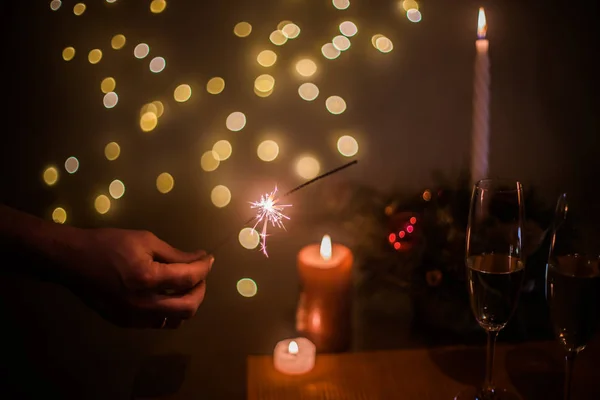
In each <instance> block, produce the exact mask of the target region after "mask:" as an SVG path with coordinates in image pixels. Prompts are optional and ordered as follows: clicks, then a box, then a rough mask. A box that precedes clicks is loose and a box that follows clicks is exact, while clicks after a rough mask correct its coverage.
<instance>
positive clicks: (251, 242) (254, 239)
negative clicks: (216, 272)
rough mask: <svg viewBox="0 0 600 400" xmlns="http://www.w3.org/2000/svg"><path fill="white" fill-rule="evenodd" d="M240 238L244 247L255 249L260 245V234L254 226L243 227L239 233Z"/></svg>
mask: <svg viewBox="0 0 600 400" xmlns="http://www.w3.org/2000/svg"><path fill="white" fill-rule="evenodd" d="M238 240H239V241H240V244H241V245H242V247H244V248H246V249H248V250H253V249H255V248H256V247H257V246H258V243H259V241H260V235H259V234H258V232H257V231H256V229H253V228H243V229H242V230H241V231H240V234H239V235H238Z"/></svg>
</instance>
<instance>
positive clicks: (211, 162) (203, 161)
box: [200, 150, 221, 172]
mask: <svg viewBox="0 0 600 400" xmlns="http://www.w3.org/2000/svg"><path fill="white" fill-rule="evenodd" d="M219 158H220V157H219V154H218V153H217V152H216V151H214V150H209V151H207V152H205V153H204V154H202V157H201V158H200V167H202V169H203V170H204V171H206V172H211V171H214V170H216V169H217V168H219V164H221V161H219Z"/></svg>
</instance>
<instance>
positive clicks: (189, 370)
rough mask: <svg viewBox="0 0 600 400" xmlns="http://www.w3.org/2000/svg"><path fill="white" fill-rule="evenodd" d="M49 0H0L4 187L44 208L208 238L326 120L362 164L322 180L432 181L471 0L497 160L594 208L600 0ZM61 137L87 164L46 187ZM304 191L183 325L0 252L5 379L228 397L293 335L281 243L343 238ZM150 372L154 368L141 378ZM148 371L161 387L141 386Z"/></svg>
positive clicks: (322, 139) (323, 150)
mask: <svg viewBox="0 0 600 400" xmlns="http://www.w3.org/2000/svg"><path fill="white" fill-rule="evenodd" d="M48 3H49V2H47V1H30V2H24V1H20V2H17V1H13V2H7V4H3V5H2V6H1V9H0V15H1V18H2V30H3V35H2V38H3V40H2V49H3V51H2V66H3V68H2V71H3V72H2V80H1V82H2V100H3V101H2V103H1V104H2V105H1V107H2V113H1V114H0V115H2V117H3V120H2V123H3V128H2V136H1V139H0V168H1V169H0V200H1V201H2V202H4V203H5V204H8V205H11V206H14V207H16V208H19V209H22V210H25V211H28V212H31V213H34V214H36V215H38V216H41V217H44V218H49V217H50V214H51V212H52V210H53V209H54V208H55V207H56V206H63V207H65V208H66V209H67V211H68V214H69V223H71V224H73V225H77V226H84V227H98V226H116V227H127V228H139V229H150V230H152V231H153V232H155V233H156V234H157V235H158V236H160V237H161V238H164V239H165V240H167V241H169V242H170V243H172V244H173V245H175V246H178V247H181V248H183V249H188V250H191V249H195V248H197V247H203V248H209V247H210V246H212V245H213V244H214V243H215V240H216V239H215V238H217V237H222V236H224V235H228V234H229V233H230V232H232V231H233V232H235V231H236V230H237V229H239V225H240V223H241V222H240V221H243V220H244V218H245V217H247V215H248V213H249V210H248V209H247V201H249V200H253V199H255V198H256V197H257V196H258V194H259V193H261V192H264V191H267V190H270V189H271V188H272V186H273V185H274V184H275V183H278V184H279V185H280V187H282V188H289V187H292V186H294V185H296V184H298V183H300V182H301V180H300V178H298V177H296V175H295V173H294V160H295V159H296V157H298V156H300V155H301V154H304V153H310V154H313V155H315V156H316V157H317V159H318V160H319V161H320V162H321V167H322V170H325V169H328V168H333V167H335V166H337V165H339V164H341V163H343V162H345V161H346V159H344V158H343V157H342V156H340V155H339V153H337V151H336V150H335V141H336V139H337V137H338V135H337V133H338V132H340V131H349V132H352V134H353V135H354V136H355V137H356V138H357V140H358V141H359V144H360V152H359V154H358V158H360V163H359V165H358V166H357V167H354V168H353V169H352V170H349V171H347V172H345V173H344V174H342V175H340V176H338V177H335V178H332V179H333V180H350V181H354V182H357V183H368V184H369V185H372V186H374V187H376V188H378V189H380V190H383V191H386V190H391V189H392V188H397V187H401V188H405V189H406V190H419V189H422V188H424V187H427V185H431V184H432V183H433V181H432V172H433V171H434V170H441V171H442V172H444V173H445V174H447V175H448V176H451V177H452V176H454V175H457V174H458V173H459V171H460V169H461V168H463V167H465V166H467V165H468V164H469V162H468V157H469V151H470V126H471V97H472V73H473V60H474V40H475V27H476V17H477V8H478V7H479V6H480V5H484V6H486V12H487V16H488V23H489V30H488V37H489V39H490V54H491V60H492V61H491V62H492V87H491V91H492V104H491V110H492V120H491V132H492V134H491V144H490V149H491V154H490V174H491V175H492V176H503V177H511V178H516V179H519V180H521V181H523V182H524V183H525V185H528V186H532V185H534V186H536V187H537V188H539V189H540V190H541V193H542V194H543V196H544V197H545V199H546V200H547V201H548V202H550V203H552V202H554V199H555V198H556V196H557V195H558V193H559V192H560V191H564V190H567V191H570V192H572V193H573V194H574V195H575V196H576V197H578V198H580V199H583V200H585V202H586V204H587V205H590V206H597V205H598V204H600V202H599V201H598V200H597V199H598V197H597V195H598V184H597V180H598V169H597V152H598V149H599V147H598V140H599V139H598V116H597V109H598V108H597V107H598V102H597V96H596V93H597V88H598V86H597V79H596V73H597V71H598V62H597V61H596V52H597V49H598V46H597V40H596V39H595V38H596V37H597V34H598V32H597V27H596V24H595V21H596V17H597V16H598V12H597V11H598V10H597V4H596V3H595V2H580V3H566V2H558V1H537V0H536V1H513V0H510V1H503V2H483V4H482V3H480V2H473V1H466V0H461V1H452V2H448V1H435V0H424V1H422V2H420V6H421V11H422V13H423V20H422V21H421V22H420V23H418V24H413V23H410V22H409V21H408V20H407V19H406V18H405V17H404V16H403V15H402V14H399V13H397V12H395V10H396V7H397V5H396V2H394V1H383V0H381V1H374V0H371V1H359V0H355V1H353V2H352V4H351V7H350V8H349V9H348V10H347V11H338V10H335V9H334V8H333V7H332V6H331V4H330V2H329V1H325V0H323V1H319V2H311V3H310V4H307V3H305V2H302V1H299V0H285V1H278V2H273V1H266V0H257V1H233V0H221V1H212V2H209V1H185V2H184V1H180V2H175V1H171V2H169V5H168V7H167V10H166V11H165V12H163V13H162V14H159V15H152V14H151V13H150V12H149V8H148V5H149V3H150V2H149V1H132V0H129V1H127V0H118V1H117V2H116V3H115V4H107V3H105V2H104V1H101V0H94V1H89V2H88V3H86V4H87V10H86V12H85V13H84V14H83V15H82V16H80V17H76V16H74V15H73V13H72V7H73V5H74V4H75V2H74V1H64V2H63V4H62V7H61V9H60V10H59V11H57V12H52V11H51V10H50V8H49V6H48ZM285 19H288V20H292V21H294V22H295V23H296V24H298V25H299V26H300V27H301V29H302V33H301V34H300V37H299V38H298V39H296V40H294V41H291V42H289V43H287V44H286V45H285V46H283V47H282V48H277V49H276V52H277V53H278V55H279V59H278V62H277V64H276V65H275V67H273V68H272V69H271V70H272V74H273V76H274V77H275V79H276V87H275V92H274V94H273V95H272V96H270V97H268V98H266V99H260V98H258V97H256V96H255V95H254V93H253V90H252V85H253V81H254V78H255V77H256V76H257V75H258V74H260V73H264V72H263V70H264V69H263V68H262V67H260V66H258V65H257V64H256V62H255V57H256V54H257V53H258V51H260V50H262V49H267V48H273V47H274V46H272V45H270V44H269V42H268V35H269V33H270V32H271V31H272V30H274V29H275V27H276V25H277V23H279V21H281V20H285ZM346 19H349V20H352V21H354V22H355V23H356V24H357V25H358V28H359V34H358V35H357V36H356V37H355V38H353V39H352V47H351V49H350V50H349V51H348V52H346V53H343V54H342V56H341V57H340V58H339V59H337V60H334V61H327V60H325V59H324V58H323V57H322V56H321V55H320V47H321V46H322V45H323V44H324V43H326V42H327V41H328V40H331V37H333V36H334V35H335V34H337V33H336V27H337V25H338V24H339V23H340V22H341V21H343V20H346ZM243 20H245V21H249V22H251V23H252V25H253V28H254V30H253V32H252V34H251V35H250V37H248V38H245V39H240V38H237V37H235V36H234V35H233V34H232V29H233V26H234V25H235V24H236V23H237V22H239V21H243ZM117 33H122V34H124V35H125V36H126V37H127V45H126V47H125V48H124V49H122V50H120V51H115V50H112V49H111V48H110V39H111V37H112V36H113V35H115V34H117ZM376 33H383V34H386V35H387V36H388V37H390V38H391V39H392V41H393V42H394V46H395V48H394V51H392V52H391V53H390V54H382V53H379V52H378V51H376V50H375V49H374V48H373V46H372V45H371V43H370V38H371V36H372V35H374V34H376ZM142 41H143V42H146V43H149V44H150V46H151V53H150V56H149V57H148V58H146V59H144V60H137V59H135V58H134V57H133V55H132V51H133V47H134V46H135V45H136V44H137V43H139V42H142ZM69 45H72V46H74V47H75V48H76V50H77V54H76V57H75V59H74V60H73V61H71V62H68V63H67V62H64V61H63V60H62V58H61V52H62V49H63V48H64V47H66V46H69ZM92 48H100V49H102V51H103V53H104V56H103V59H102V61H101V62H100V63H99V64H97V65H90V64H89V63H88V62H87V53H88V52H89V50H91V49H92ZM157 55H160V56H163V57H165V58H166V60H167V67H166V69H165V70H164V71H163V72H161V73H160V74H152V73H151V72H150V71H149V70H148V62H149V61H150V59H151V58H152V57H154V56H157ZM304 55H306V56H310V57H312V58H313V59H315V60H317V62H318V65H319V71H318V74H317V75H316V77H315V79H314V82H315V83H316V84H317V85H318V86H319V88H320V89H321V95H320V97H319V98H318V99H317V100H316V101H315V102H312V103H308V102H304V101H302V100H300V99H299V98H298V95H297V92H296V90H297V86H298V85H299V84H300V82H301V81H300V80H299V79H297V76H296V75H294V74H293V73H292V72H291V69H292V68H293V65H294V62H295V61H296V60H297V59H298V57H301V56H304ZM106 76H113V77H115V79H116V81H117V89H116V91H117V93H118V94H119V96H120V99H119V104H118V105H117V107H115V108H114V109H112V110H107V109H105V108H104V107H103V106H102V96H103V95H102V93H101V92H100V90H99V89H100V88H99V86H100V82H101V80H102V79H103V78H104V77H106ZM213 76H222V77H224V78H225V81H226V89H225V91H224V92H223V93H222V94H221V95H218V96H210V95H208V94H207V93H206V91H205V90H204V85H205V84H206V81H207V80H208V79H209V78H210V77H213ZM180 83H189V84H190V85H191V86H192V88H193V93H194V94H193V96H192V99H191V100H190V101H189V102H187V103H184V104H178V103H175V102H174V101H173V100H172V93H173V89H174V88H175V87H176V86H177V85H178V84H180ZM334 94H337V95H341V96H342V97H344V98H345V100H346V101H347V103H348V109H347V111H346V112H345V113H344V114H342V115H340V116H333V115H331V114H329V113H327V111H326V110H325V108H324V99H325V98H326V97H327V96H329V95H334ZM156 99H158V100H162V101H163V102H164V103H165V105H166V111H165V115H164V116H163V117H162V118H161V120H160V122H159V127H158V128H157V129H156V130H155V131H153V132H151V133H142V132H141V131H140V129H139V127H138V115H139V109H140V107H141V106H142V105H143V104H145V103H147V102H149V101H152V100H156ZM238 110H239V111H243V112H244V113H245V114H246V116H247V117H248V124H247V126H246V128H245V129H244V130H243V131H241V132H238V133H232V132H228V131H227V130H226V129H225V125H224V121H225V118H226V116H227V115H228V114H229V113H230V112H232V111H238ZM270 132H271V133H270ZM267 137H269V138H275V139H276V140H277V141H278V142H279V144H280V147H281V153H280V156H279V158H278V159H277V160H276V161H275V162H273V163H268V164H267V163H263V162H261V161H260V160H258V158H257V157H256V146H257V145H258V143H260V142H261V141H262V140H263V139H265V138H267ZM222 138H224V139H228V140H230V141H231V142H232V144H233V156H232V158H231V159H230V160H228V161H226V162H225V163H223V164H222V165H221V167H220V168H219V169H218V170H217V171H215V172H212V173H206V172H203V171H202V170H201V168H200V166H199V160H200V156H201V155H202V153H203V152H204V151H206V150H209V149H210V148H211V146H212V144H213V143H214V142H215V141H216V140H218V139H222ZM110 141H117V142H118V143H119V144H120V145H121V150H122V151H121V157H120V158H119V159H118V160H117V161H115V162H112V163H109V162H108V161H107V160H106V159H105V158H104V155H103V149H104V145H105V144H106V143H108V142H110ZM71 155H74V156H76V157H78V159H79V160H80V162H81V167H80V170H79V172H77V173H76V174H75V175H72V176H66V175H67V174H66V173H64V169H63V170H61V172H62V173H61V178H60V180H59V182H58V184H57V185H56V186H54V187H52V188H49V187H47V186H45V185H44V183H43V181H42V179H41V176H42V172H43V170H44V168H45V167H46V166H48V165H52V164H54V165H57V166H59V167H62V164H63V163H64V160H65V159H66V158H67V157H69V156H71ZM165 171H167V172H169V173H171V174H172V175H173V176H174V178H175V189H174V190H173V191H172V192H171V193H169V194H168V195H162V194H160V193H158V191H157V190H156V188H155V179H156V176H157V175H158V174H159V173H161V172H165ZM115 178H119V179H122V180H123V181H124V182H125V185H126V187H127V191H126V194H125V196H124V197H123V198H122V199H121V200H119V201H113V207H112V209H111V211H110V212H109V213H108V214H107V215H106V216H100V215H98V214H97V213H96V212H95V211H94V208H93V200H94V198H95V197H96V196H97V195H98V194H100V193H106V191H107V187H108V184H109V183H110V182H111V181H112V180H113V179H115ZM216 184H225V185H227V186H228V187H229V188H230V189H231V191H232V193H233V200H232V203H231V204H230V205H229V206H228V207H226V208H224V209H216V208H215V207H214V206H213V205H212V204H211V203H210V190H211V188H212V187H213V186H214V185H216ZM322 184H323V185H327V183H325V182H323V183H322ZM315 190H319V189H318V187H312V188H309V189H307V190H305V191H303V192H300V193H298V195H297V196H296V197H295V198H294V201H293V202H294V208H293V210H292V217H293V219H292V221H291V222H290V224H289V225H288V232H287V233H285V234H284V233H278V234H277V235H274V237H272V240H271V257H270V258H269V259H265V258H264V257H263V256H262V255H261V254H259V253H258V252H248V251H247V250H245V249H243V248H241V247H240V246H239V244H238V243H237V241H236V240H233V241H232V242H231V243H230V244H229V245H228V246H227V247H226V248H225V249H222V250H221V251H220V252H217V253H216V258H217V261H216V263H215V268H214V269H213V273H212V276H211V281H210V284H209V288H208V294H207V298H206V301H205V303H204V304H203V306H202V307H201V310H200V311H199V313H198V315H197V317H196V318H194V319H193V320H192V321H189V322H188V323H187V324H186V325H185V326H184V327H183V328H182V329H180V330H178V331H172V332H166V331H160V332H153V331H148V332H140V331H134V330H122V329H118V328H115V327H113V326H111V325H110V324H108V323H107V322H105V321H103V320H102V319H100V318H99V317H98V316H97V315H95V314H94V313H92V312H91V311H89V310H88V309H87V308H86V307H85V306H84V305H83V304H82V303H81V302H79V300H78V299H77V298H76V297H74V296H73V295H72V294H71V293H70V292H68V291H67V290H65V289H63V288H61V287H60V286H56V285H54V284H51V283H47V282H44V281H41V280H37V279H32V278H31V277H26V276H21V275H20V274H15V273H13V272H14V271H25V270H28V265H27V262H26V261H25V258H23V261H22V262H20V260H17V261H10V262H8V261H6V260H4V261H1V260H0V263H2V274H3V275H2V277H1V279H2V282H1V285H2V290H1V292H2V295H1V299H2V300H1V301H2V302H1V303H0V304H1V306H2V308H1V309H2V310H3V318H2V325H1V327H2V331H3V333H4V334H5V335H4V339H3V340H2V349H1V353H2V364H3V368H2V369H1V370H0V371H1V373H2V380H3V382H6V383H8V382H12V383H13V384H14V386H16V387H19V388H20V389H22V390H23V391H24V392H30V393H31V392H34V391H35V392H36V393H44V395H45V396H48V397H51V396H53V395H56V396H59V397H62V398H71V397H73V398H79V399H83V398H85V399H88V398H89V399H107V398H111V399H128V398H131V396H132V395H135V396H143V395H144V394H145V393H146V392H153V393H154V394H157V393H160V391H161V390H164V391H167V392H168V391H169V385H171V386H174V387H177V386H178V385H179V383H181V382H178V380H179V379H180V378H181V377H182V373H183V371H185V382H184V383H183V384H182V386H181V389H180V391H179V393H180V395H181V397H182V398H209V399H210V398H242V397H243V395H244V387H245V356H246V355H247V354H255V353H262V354H268V353H269V352H271V351H272V349H273V347H274V345H275V343H276V342H277V341H278V340H281V339H283V338H286V337H290V336H292V335H293V334H294V331H293V328H294V325H293V314H294V307H295V304H296V295H297V284H298V282H297V276H296V273H295V254H296V253H297V251H298V250H299V249H300V248H301V247H302V246H304V245H306V244H308V243H311V242H317V241H318V240H320V238H321V236H322V235H323V234H324V233H331V234H332V236H333V238H334V240H335V238H336V237H338V238H344V232H343V231H341V230H340V228H339V227H336V226H306V224H303V223H302V220H303V216H305V215H306V214H307V213H313V214H314V213H318V207H314V204H311V197H313V196H312V195H313V194H314V191H315ZM311 219H312V218H311ZM336 235H337V236H336ZM242 277H250V278H253V279H254V280H255V281H256V282H257V283H258V288H259V291H258V295H257V296H256V297H254V298H252V299H246V298H242V297H241V296H240V295H239V294H238V293H237V291H236V289H235V283H236V282H237V280H238V279H240V278H242ZM403 318H405V317H402V316H399V321H402V320H403ZM416 344H417V341H411V340H410V338H409V335H406V338H404V337H403V338H398V341H397V347H409V346H414V345H416ZM368 347H370V348H373V347H377V344H371V345H369V346H368ZM157 373H158V374H160V379H154V378H153V377H154V376H155V374H157ZM157 381H161V382H163V383H162V386H161V387H158V388H157V387H154V386H153V385H151V384H150V383H156V382H157ZM158 386H160V385H158Z"/></svg>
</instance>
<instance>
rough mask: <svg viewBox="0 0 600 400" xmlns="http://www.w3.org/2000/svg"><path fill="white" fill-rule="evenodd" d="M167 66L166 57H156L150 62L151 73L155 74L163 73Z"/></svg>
mask: <svg viewBox="0 0 600 400" xmlns="http://www.w3.org/2000/svg"><path fill="white" fill-rule="evenodd" d="M166 66H167V61H166V60H165V59H164V57H154V58H153V59H152V61H150V71H152V72H154V73H155V74H158V73H159V72H162V71H163V70H164V69H165V67H166Z"/></svg>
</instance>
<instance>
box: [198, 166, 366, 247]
mask: <svg viewBox="0 0 600 400" xmlns="http://www.w3.org/2000/svg"><path fill="white" fill-rule="evenodd" d="M357 163H358V160H354V161H351V162H349V163H346V164H344V165H342V166H340V167H337V168H335V169H332V170H331V171H328V172H326V173H324V174H322V175H319V176H317V177H316V178H313V179H311V180H309V181H306V182H304V183H303V184H301V185H298V186H296V187H295V188H293V189H292V190H290V191H288V192H286V193H284V194H283V195H282V196H281V197H280V198H278V199H274V195H275V193H276V192H277V188H276V189H275V191H274V192H273V193H271V194H270V195H264V196H263V197H262V198H261V201H260V202H255V203H251V204H252V206H253V208H259V209H260V208H261V205H262V204H264V203H265V201H270V206H271V207H270V208H273V206H274V203H277V202H279V200H281V199H283V198H285V197H288V196H291V195H292V194H294V193H296V192H297V191H299V190H301V189H304V188H305V187H307V186H309V185H312V184H313V183H315V182H317V181H320V180H321V179H323V178H327V177H328V176H330V175H333V174H335V173H337V172H340V171H342V170H344V169H346V168H348V167H351V166H353V165H355V164H357ZM273 200H275V201H273ZM275 207H289V205H285V206H275ZM276 211H277V212H280V211H281V209H277V210H276ZM280 217H284V218H287V217H286V216H285V215H283V214H280ZM264 218H265V215H264V213H263V214H262V217H261V213H260V212H259V214H257V215H256V216H254V217H252V218H250V219H249V220H248V221H246V222H245V223H244V225H243V226H246V225H249V224H250V223H252V222H256V224H255V225H254V227H255V228H256V225H258V223H260V222H261V220H263V219H264ZM288 219H289V218H288ZM267 222H271V223H273V224H274V225H276V226H280V227H283V225H282V224H281V220H275V221H274V220H270V221H267V220H265V221H264V223H265V225H264V226H265V227H266V223H267ZM260 235H261V237H263V239H264V236H266V229H265V228H263V233H261V234H260ZM233 236H234V233H232V234H231V235H229V236H227V237H226V238H225V239H224V240H222V241H221V242H219V244H218V245H216V246H215V247H214V248H213V250H212V251H210V252H209V254H213V253H214V252H215V250H218V249H219V248H220V247H222V246H223V245H225V244H226V243H227V242H229V240H231V238H232V237H233ZM262 250H263V253H265V255H266V245H265V244H264V240H263V249H262Z"/></svg>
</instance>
